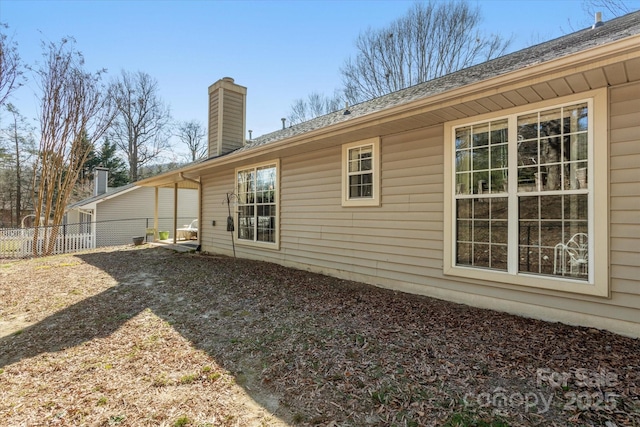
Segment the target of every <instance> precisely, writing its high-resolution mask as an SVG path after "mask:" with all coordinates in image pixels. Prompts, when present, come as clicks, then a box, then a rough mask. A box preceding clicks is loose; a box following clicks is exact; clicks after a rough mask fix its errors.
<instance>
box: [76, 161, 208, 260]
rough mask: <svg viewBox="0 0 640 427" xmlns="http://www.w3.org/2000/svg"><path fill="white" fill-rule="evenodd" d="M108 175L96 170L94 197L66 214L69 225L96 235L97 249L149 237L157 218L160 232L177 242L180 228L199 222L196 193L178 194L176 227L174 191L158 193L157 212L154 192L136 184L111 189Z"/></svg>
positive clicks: (105, 172) (180, 192)
mask: <svg viewBox="0 0 640 427" xmlns="http://www.w3.org/2000/svg"><path fill="white" fill-rule="evenodd" d="M107 174H108V170H107V169H105V168H96V171H95V176H96V180H95V186H94V196H92V197H90V198H88V199H85V200H81V201H79V202H77V203H74V204H72V205H70V206H68V207H67V212H66V223H67V224H80V225H79V226H78V227H79V230H80V232H82V233H92V234H93V235H94V236H95V237H94V239H93V241H95V242H96V244H95V247H103V246H111V245H123V244H130V243H131V242H132V237H135V236H145V237H147V236H146V232H147V229H150V228H154V218H158V227H157V231H169V237H170V238H173V236H174V235H175V229H176V228H178V227H183V226H184V224H185V222H186V223H187V224H188V223H190V222H191V221H193V220H194V219H197V218H198V211H199V208H198V191H197V190H196V189H187V188H183V189H180V190H179V191H178V203H177V222H176V224H177V227H176V226H174V206H175V204H174V192H173V190H171V189H165V188H161V189H158V196H157V197H158V205H157V208H156V191H155V189H154V188H150V187H140V186H137V185H135V184H128V185H125V186H122V187H117V188H107V182H108V179H107V178H108V176H107ZM196 188H197V187H196ZM156 209H157V211H156ZM156 238H157V236H156ZM148 239H149V240H153V239H154V236H153V235H149V236H148Z"/></svg>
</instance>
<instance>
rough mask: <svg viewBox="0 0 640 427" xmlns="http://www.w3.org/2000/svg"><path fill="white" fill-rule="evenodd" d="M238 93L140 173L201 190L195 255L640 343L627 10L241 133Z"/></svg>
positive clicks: (638, 195)
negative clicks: (182, 153)
mask: <svg viewBox="0 0 640 427" xmlns="http://www.w3.org/2000/svg"><path fill="white" fill-rule="evenodd" d="M246 93H247V92H246V88H244V87H242V86H239V85H237V84H236V83H235V82H234V81H233V79H230V78H224V79H222V80H219V81H218V82H216V83H215V84H214V85H212V86H211V87H210V88H209V99H210V107H209V134H210V135H209V150H210V151H209V154H210V157H209V159H207V160H206V161H204V162H202V163H200V164H198V165H194V166H189V167H185V168H183V169H181V170H179V171H176V172H172V173H167V174H164V175H162V176H158V177H154V178H150V179H147V180H143V181H142V182H140V185H144V186H155V187H157V188H162V187H173V188H178V187H180V186H181V185H183V184H184V185H192V184H193V182H198V183H199V186H200V212H199V219H200V231H199V238H200V244H201V249H202V251H204V252H209V253H219V254H232V250H233V248H232V242H231V239H230V236H229V234H230V233H232V235H233V240H234V241H233V243H234V246H235V253H236V254H237V256H239V257H245V258H252V259H258V260H264V261H268V262H274V263H278V264H282V265H285V266H290V267H295V268H299V269H305V270H310V271H315V272H320V273H324V274H328V275H332V276H337V277H341V278H344V279H350V280H357V281H361V282H365V283H370V284H373V285H376V286H382V287H386V288H391V289H395V290H398V291H404V292H411V293H416V294H423V295H428V296H432V297H436V298H441V299H446V300H450V301H455V302H460V303H464V304H468V305H472V306H477V307H483V308H490V309H494V310H499V311H505V312H510V313H515V314H518V315H522V316H528V317H534V318H541V319H545V320H549V321H560V322H565V323H569V324H576V325H583V326H588V327H594V328H600V329H607V330H611V331H614V332H617V333H621V334H625V335H630V336H636V337H637V336H640V167H639V166H638V165H640V12H635V13H632V14H628V15H626V16H623V17H621V18H617V19H614V20H611V21H608V22H604V23H598V25H594V27H593V28H588V29H585V30H582V31H578V32H576V33H573V34H570V35H567V36H564V37H561V38H558V39H555V40H552V41H549V42H546V43H542V44H539V45H536V46H533V47H530V48H527V49H524V50H521V51H518V52H515V53H512V54H509V55H505V56H503V57H501V58H498V59H495V60H492V61H489V62H486V63H483V64H479V65H476V66H473V67H470V68H467V69H464V70H461V71H458V72H455V73H452V74H450V75H447V76H444V77H441V78H438V79H435V80H432V81H429V82H426V83H423V84H419V85H416V86H413V87H410V88H407V89H404V90H401V91H398V92H395V93H391V94H389V95H386V96H383V97H380V98H376V99H374V100H371V101H368V102H364V103H362V104H358V105H354V106H349V107H348V111H347V110H342V111H338V112H335V113H332V114H328V115H326V116H322V117H318V118H316V119H313V120H311V121H308V122H305V123H302V124H300V125H295V126H291V127H289V128H286V129H282V130H280V131H277V132H273V133H270V134H267V135H264V136H261V137H259V138H256V139H253V140H245V137H244V135H245V121H246V119H245V113H244V111H245V108H244V105H245V102H246ZM229 194H232V196H231V197H230V198H229V200H231V206H227V205H226V204H225V203H224V201H225V200H227V199H228V197H229ZM229 211H230V212H231V216H232V218H233V227H232V228H233V231H228V229H229V228H228V227H227V223H228V222H227V217H228V215H229V214H228V212H229ZM300 286H304V284H300Z"/></svg>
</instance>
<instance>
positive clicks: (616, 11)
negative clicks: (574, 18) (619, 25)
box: [582, 0, 637, 17]
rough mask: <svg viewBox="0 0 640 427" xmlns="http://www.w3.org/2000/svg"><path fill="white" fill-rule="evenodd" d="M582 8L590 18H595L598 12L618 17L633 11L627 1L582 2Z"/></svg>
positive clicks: (594, 0) (597, 0) (586, 0)
mask: <svg viewBox="0 0 640 427" xmlns="http://www.w3.org/2000/svg"><path fill="white" fill-rule="evenodd" d="M636 7H637V5H636ZM582 8H583V9H584V11H585V12H586V13H587V14H588V15H589V16H590V17H593V16H594V14H595V13H596V12H607V13H609V14H611V16H614V17H617V16H622V15H625V14H627V13H629V12H631V11H632V10H633V8H632V7H631V5H630V4H629V2H628V1H625V0H582Z"/></svg>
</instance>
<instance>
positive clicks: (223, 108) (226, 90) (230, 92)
mask: <svg viewBox="0 0 640 427" xmlns="http://www.w3.org/2000/svg"><path fill="white" fill-rule="evenodd" d="M246 99H247V88H246V87H244V86H240V85H237V84H235V83H234V82H233V79H232V78H231V77H224V78H222V79H220V80H218V81H217V82H215V83H214V84H212V85H211V86H209V157H213V156H220V155H223V154H227V153H229V152H231V151H233V150H236V149H238V148H240V147H242V146H243V145H244V143H245V128H246V120H247V118H246V117H247V114H246V111H247V110H246Z"/></svg>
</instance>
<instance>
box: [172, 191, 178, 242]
mask: <svg viewBox="0 0 640 427" xmlns="http://www.w3.org/2000/svg"><path fill="white" fill-rule="evenodd" d="M177 229H178V183H177V182H176V183H175V184H173V244H174V245H175V244H176V242H177V240H178V239H177V236H176V233H177V231H176V230H177Z"/></svg>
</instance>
